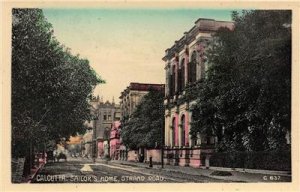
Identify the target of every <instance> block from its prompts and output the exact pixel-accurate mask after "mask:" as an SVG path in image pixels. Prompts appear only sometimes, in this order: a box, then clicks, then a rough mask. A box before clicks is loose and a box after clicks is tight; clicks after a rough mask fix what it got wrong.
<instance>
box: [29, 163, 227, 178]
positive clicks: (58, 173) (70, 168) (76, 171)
mask: <svg viewBox="0 0 300 192" xmlns="http://www.w3.org/2000/svg"><path fill="white" fill-rule="evenodd" d="M185 182H193V183H203V182H224V180H219V179H213V178H210V177H205V176H192V177H191V176H190V175H187V174H184V173H174V172H168V171H165V170H159V169H150V168H141V167H132V166H128V165H120V164H106V163H104V162H103V163H95V164H94V163H91V162H89V161H78V160H77V161H67V162H55V163H52V162H51V163H48V164H46V165H45V166H44V168H43V169H42V170H41V171H40V172H39V173H38V174H37V176H36V177H35V179H34V180H33V183H185Z"/></svg>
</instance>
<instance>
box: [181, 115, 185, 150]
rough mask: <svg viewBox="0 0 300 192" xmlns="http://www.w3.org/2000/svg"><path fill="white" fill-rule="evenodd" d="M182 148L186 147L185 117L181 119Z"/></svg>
mask: <svg viewBox="0 0 300 192" xmlns="http://www.w3.org/2000/svg"><path fill="white" fill-rule="evenodd" d="M181 146H185V117H184V115H182V117H181Z"/></svg>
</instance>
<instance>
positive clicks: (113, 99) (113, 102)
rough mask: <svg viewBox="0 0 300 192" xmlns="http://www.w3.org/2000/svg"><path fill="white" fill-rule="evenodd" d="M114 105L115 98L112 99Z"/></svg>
mask: <svg viewBox="0 0 300 192" xmlns="http://www.w3.org/2000/svg"><path fill="white" fill-rule="evenodd" d="M112 104H115V97H114V96H113V98H112Z"/></svg>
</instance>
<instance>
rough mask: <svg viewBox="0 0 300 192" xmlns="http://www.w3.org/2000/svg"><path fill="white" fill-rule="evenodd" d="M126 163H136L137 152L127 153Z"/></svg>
mask: <svg viewBox="0 0 300 192" xmlns="http://www.w3.org/2000/svg"><path fill="white" fill-rule="evenodd" d="M127 161H138V152H137V151H136V150H130V151H128V154H127Z"/></svg>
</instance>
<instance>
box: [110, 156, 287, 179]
mask: <svg viewBox="0 0 300 192" xmlns="http://www.w3.org/2000/svg"><path fill="white" fill-rule="evenodd" d="M109 164H115V165H127V166H132V167H141V168H149V166H148V164H140V163H132V162H126V161H124V162H123V161H109ZM149 169H151V168H149ZM152 169H156V170H163V171H166V172H173V173H182V174H188V175H191V176H203V177H208V178H213V179H221V180H226V181H230V182H253V181H251V180H248V179H240V178H236V177H230V176H227V177H224V176H214V175H211V174H210V173H206V174H203V173H200V171H201V170H206V169H204V168H198V169H197V168H195V169H197V170H200V171H199V173H195V172H193V173H189V172H188V171H184V170H180V169H178V170H175V169H170V168H163V169H162V168H161V167H158V166H153V168H152ZM210 170H211V171H229V172H235V173H239V174H243V173H245V174H255V175H257V174H258V175H259V174H260V175H280V176H286V177H291V175H290V174H288V172H287V171H270V170H251V169H241V168H235V169H232V168H223V167H210Z"/></svg>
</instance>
